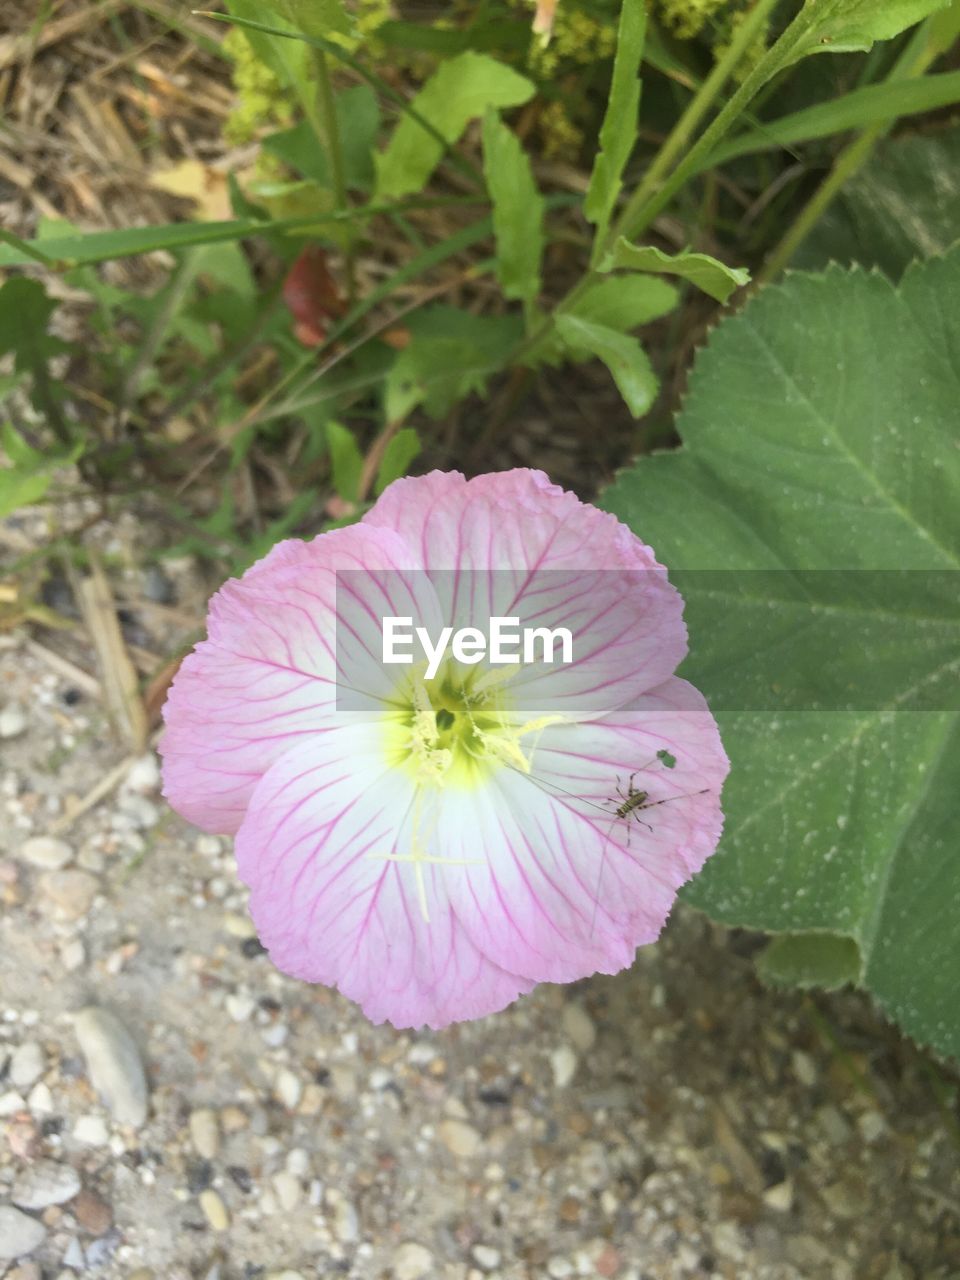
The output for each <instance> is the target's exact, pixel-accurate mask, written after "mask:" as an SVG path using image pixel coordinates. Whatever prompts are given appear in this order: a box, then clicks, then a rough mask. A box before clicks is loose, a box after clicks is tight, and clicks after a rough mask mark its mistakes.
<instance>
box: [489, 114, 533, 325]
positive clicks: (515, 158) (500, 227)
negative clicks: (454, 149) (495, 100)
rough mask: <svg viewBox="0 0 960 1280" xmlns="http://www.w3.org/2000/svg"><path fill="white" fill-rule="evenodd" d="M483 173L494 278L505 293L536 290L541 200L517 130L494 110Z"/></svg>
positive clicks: (523, 294)
mask: <svg viewBox="0 0 960 1280" xmlns="http://www.w3.org/2000/svg"><path fill="white" fill-rule="evenodd" d="M483 172H484V176H485V177H486V180H487V189H488V191H489V192H490V198H491V200H492V201H493V231H494V235H495V236H496V239H497V279H498V280H499V281H500V285H501V287H502V288H503V292H504V294H505V295H506V296H507V297H508V298H517V299H521V300H526V301H530V300H532V299H533V298H535V297H536V296H537V294H538V293H539V292H540V259H541V258H542V256H543V211H544V201H543V196H541V194H540V192H539V190H538V189H537V184H536V182H535V180H534V177H533V170H532V169H531V168H530V161H529V160H528V159H527V157H526V155H525V154H524V150H523V148H522V147H521V145H520V140H519V138H518V137H517V135H516V134H515V133H514V132H513V131H512V130H510V129H508V128H507V126H506V125H505V124H504V123H503V121H502V120H501V119H500V117H499V116H498V115H497V113H496V112H495V111H488V112H487V115H486V117H485V118H484V122H483Z"/></svg>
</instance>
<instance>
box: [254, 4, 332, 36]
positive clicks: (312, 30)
mask: <svg viewBox="0 0 960 1280" xmlns="http://www.w3.org/2000/svg"><path fill="white" fill-rule="evenodd" d="M255 8H256V7H255ZM277 8H278V10H279V12H280V13H281V14H282V15H283V17H285V18H286V19H287V20H288V21H289V22H292V23H293V25H294V26H295V27H296V28H297V30H298V31H302V32H304V34H305V35H308V36H331V35H340V36H348V35H350V34H351V33H352V30H353V25H352V23H351V22H350V19H349V17H348V16H347V13H346V11H345V9H344V7H343V5H342V4H341V3H340V0H278V3H277ZM259 12H260V14H261V16H262V14H263V7H262V6H259ZM249 16H251V17H255V16H256V12H254V13H251V14H250V15H249Z"/></svg>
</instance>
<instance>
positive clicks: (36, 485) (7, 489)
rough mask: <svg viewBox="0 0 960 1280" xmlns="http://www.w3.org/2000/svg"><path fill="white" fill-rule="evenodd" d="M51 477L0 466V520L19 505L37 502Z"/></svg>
mask: <svg viewBox="0 0 960 1280" xmlns="http://www.w3.org/2000/svg"><path fill="white" fill-rule="evenodd" d="M52 479H53V477H52V476H51V475H49V474H44V473H43V472H28V473H25V472H23V471H17V470H12V471H11V470H7V469H6V468H3V467H0V520H2V519H4V517H5V516H8V515H10V514H11V513H12V512H14V511H16V510H18V509H19V508H20V507H29V506H30V505H31V503H34V502H39V501H40V499H41V498H42V497H43V496H44V494H45V493H46V492H47V490H48V489H49V488H50V482H51V480H52Z"/></svg>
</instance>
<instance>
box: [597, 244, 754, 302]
mask: <svg viewBox="0 0 960 1280" xmlns="http://www.w3.org/2000/svg"><path fill="white" fill-rule="evenodd" d="M617 267H625V268H628V269H629V270H631V271H652V272H658V273H662V274H664V275H670V276H680V278H681V279H683V280H689V281H690V283H691V284H694V285H696V286H697V288H698V289H701V290H702V291H703V292H704V293H708V294H709V295H710V297H711V298H716V299H717V301H718V302H726V300H727V299H728V298H729V297H730V295H731V293H733V291H734V290H735V289H739V288H741V287H742V286H743V285H745V284H749V282H750V272H749V271H747V270H746V269H745V268H744V267H728V266H727V265H726V263H723V262H718V261H717V259H716V258H711V257H710V255H709V254H707V253H691V252H690V251H689V250H684V252H683V253H676V254H670V253H664V252H663V250H662V249H655V248H654V247H653V245H649V244H644V245H635V244H630V242H629V241H628V240H625V239H624V238H623V236H621V237H620V239H619V240H618V241H617V243H616V245H615V246H614V248H613V251H612V252H611V253H610V254H609V255H608V256H607V258H606V260H605V261H604V262H603V264H602V267H601V269H602V270H604V271H612V270H614V269H615V268H617Z"/></svg>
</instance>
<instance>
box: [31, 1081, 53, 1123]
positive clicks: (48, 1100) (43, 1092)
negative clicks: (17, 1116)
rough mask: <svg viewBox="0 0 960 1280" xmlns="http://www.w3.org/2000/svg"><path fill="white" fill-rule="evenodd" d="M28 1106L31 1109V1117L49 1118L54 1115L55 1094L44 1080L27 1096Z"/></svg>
mask: <svg viewBox="0 0 960 1280" xmlns="http://www.w3.org/2000/svg"><path fill="white" fill-rule="evenodd" d="M27 1106H28V1107H29V1108H30V1114H31V1115H35V1116H48V1115H51V1114H52V1112H53V1094H52V1093H51V1092H50V1090H49V1088H48V1087H47V1086H46V1085H45V1084H44V1083H43V1081H42V1080H41V1081H40V1083H39V1084H35V1085H34V1086H33V1088H32V1089H31V1090H30V1092H29V1093H28V1094H27Z"/></svg>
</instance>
